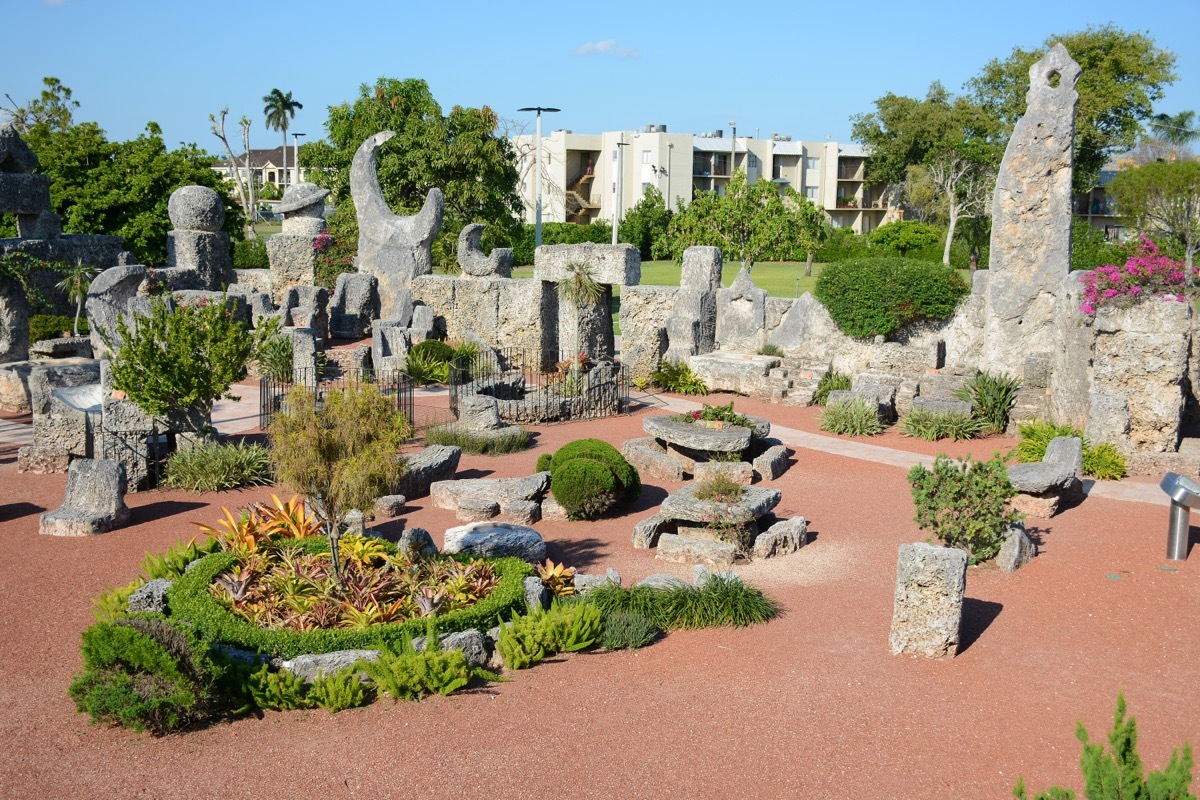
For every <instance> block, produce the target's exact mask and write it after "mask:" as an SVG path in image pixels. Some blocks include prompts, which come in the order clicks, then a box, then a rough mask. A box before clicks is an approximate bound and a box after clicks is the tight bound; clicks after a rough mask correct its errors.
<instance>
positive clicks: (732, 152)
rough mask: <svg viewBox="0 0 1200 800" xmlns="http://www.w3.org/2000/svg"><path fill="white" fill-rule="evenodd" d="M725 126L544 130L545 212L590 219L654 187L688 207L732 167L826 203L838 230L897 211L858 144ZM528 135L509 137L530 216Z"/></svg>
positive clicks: (625, 206)
mask: <svg viewBox="0 0 1200 800" xmlns="http://www.w3.org/2000/svg"><path fill="white" fill-rule="evenodd" d="M724 133H725V132H724V131H722V130H717V131H713V132H711V133H704V134H691V133H668V132H667V126H665V125H647V126H646V127H645V128H643V129H642V130H638V131H607V132H604V133H595V134H591V133H586V134H580V133H573V132H572V131H569V130H556V131H553V132H551V133H550V134H549V135H543V136H542V176H543V177H542V219H543V221H547V222H578V223H585V224H586V223H589V222H592V221H594V220H597V219H605V220H612V218H613V216H614V211H615V212H616V216H617V217H622V216H624V214H625V212H626V211H628V210H629V209H630V208H632V207H633V206H634V205H635V204H636V203H637V202H638V200H640V199H641V198H642V196H643V195H644V194H645V192H646V189H647V188H648V187H650V186H654V187H656V188H657V189H658V190H659V191H660V192H662V194H663V196H664V197H665V198H667V202H668V204H669V205H670V206H671V207H672V208H675V207H676V206H678V205H679V203H683V204H684V205H687V204H688V203H689V202H691V200H692V198H693V197H694V196H695V193H696V192H701V191H704V192H710V191H716V192H717V193H719V194H723V193H724V192H725V190H726V188H727V187H728V185H729V178H730V176H731V174H732V171H733V170H735V169H739V170H743V171H744V172H745V173H746V176H747V177H748V178H749V179H750V180H751V181H756V180H758V178H759V177H760V176H761V177H766V178H768V179H769V180H772V181H774V182H775V183H777V184H779V186H780V188H781V191H782V188H783V187H785V186H790V187H791V188H793V189H795V190H796V191H797V192H799V193H800V194H802V195H804V196H806V197H808V198H809V199H811V200H812V201H813V202H814V203H816V204H817V205H818V206H820V207H821V208H823V209H825V212H826V214H828V216H829V220H830V223H831V224H832V225H833V226H834V227H835V228H851V229H853V230H854V231H855V232H858V233H866V232H869V231H872V230H874V229H875V228H877V227H879V226H880V225H882V224H884V223H885V222H891V221H893V220H896V219H900V218H901V216H902V212H901V211H900V209H899V208H892V207H890V206H889V205H888V202H887V197H888V196H887V194H886V193H885V192H884V187H882V186H874V185H871V184H869V183H867V181H866V176H865V169H866V160H867V157H866V153H865V152H864V151H863V148H862V147H861V146H859V145H855V144H844V143H839V142H804V141H793V140H792V138H791V137H790V136H779V135H777V134H775V135H772V136H771V138H769V139H759V138H755V137H749V136H738V137H732V136H730V137H726V136H725V135H724ZM534 142H535V137H534V136H533V135H531V134H524V135H521V136H516V137H513V139H512V145H513V150H514V152H516V154H517V167H518V169H519V171H520V174H521V181H522V182H521V194H522V197H523V199H524V200H525V215H526V220H527V221H529V222H533V220H534V213H535V212H534V209H535V191H534V183H535V182H536V166H535V163H534V159H535V144H534ZM618 151H624V152H623V153H621V154H620V155H618ZM618 164H619V165H620V175H619V176H618V174H617V173H618Z"/></svg>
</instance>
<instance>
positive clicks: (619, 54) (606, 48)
mask: <svg viewBox="0 0 1200 800" xmlns="http://www.w3.org/2000/svg"><path fill="white" fill-rule="evenodd" d="M571 55H576V56H612V57H614V58H638V57H640V56H641V55H642V54H641V52H640V51H639V50H637V49H636V48H633V47H626V46H625V45H623V44H617V40H616V39H601V40H600V41H598V42H584V43H583V44H581V45H579V47H576V48H575V49H574V50H572V51H571Z"/></svg>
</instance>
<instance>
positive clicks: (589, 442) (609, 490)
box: [538, 439, 642, 520]
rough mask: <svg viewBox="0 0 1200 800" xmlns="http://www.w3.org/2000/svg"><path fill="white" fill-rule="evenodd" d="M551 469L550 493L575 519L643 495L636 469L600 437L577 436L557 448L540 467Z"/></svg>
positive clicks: (622, 504)
mask: <svg viewBox="0 0 1200 800" xmlns="http://www.w3.org/2000/svg"><path fill="white" fill-rule="evenodd" d="M543 467H545V468H548V469H549V470H550V492H551V494H553V495H554V499H555V500H557V501H558V503H559V505H561V506H562V507H563V508H564V509H566V511H567V518H568V519H572V520H582V519H595V518H597V517H599V516H600V515H601V514H603V513H604V512H606V511H608V510H609V509H610V508H613V507H618V506H626V505H628V504H630V503H632V502H633V501H634V500H637V498H638V497H639V496H640V495H641V491H642V482H641V478H640V477H639V476H638V472H637V470H636V469H635V468H634V467H633V465H632V464H630V463H629V462H628V461H626V460H625V457H624V456H622V455H621V453H620V451H618V450H617V448H615V447H613V446H612V445H611V444H609V443H608V442H605V441H601V440H600V439H577V440H575V441H573V442H568V443H567V444H565V445H563V446H562V447H560V448H559V449H558V451H557V452H555V453H554V455H553V456H551V457H550V458H549V460H548V461H547V459H546V457H545V454H543V455H542V456H541V457H539V458H538V469H539V471H541V470H542V469H543Z"/></svg>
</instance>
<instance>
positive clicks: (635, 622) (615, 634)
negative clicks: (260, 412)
mask: <svg viewBox="0 0 1200 800" xmlns="http://www.w3.org/2000/svg"><path fill="white" fill-rule="evenodd" d="M602 622H603V625H604V632H603V633H602V634H601V635H600V645H601V646H602V647H603V648H604V649H605V650H637V649H638V648H640V647H645V646H646V645H648V644H650V643H651V642H653V641H654V640H655V639H657V638H658V637H659V636H661V635H662V629H661V628H659V627H658V626H657V625H655V624H654V623H653V622H651V621H650V620H648V619H646V617H644V616H642V615H641V614H639V613H637V612H636V611H610V612H608V613H607V614H605V615H604V616H603V619H602Z"/></svg>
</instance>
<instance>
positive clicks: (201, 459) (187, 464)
mask: <svg viewBox="0 0 1200 800" xmlns="http://www.w3.org/2000/svg"><path fill="white" fill-rule="evenodd" d="M163 482H164V483H165V484H166V485H167V486H170V487H171V488H173V489H184V490H186V491H189V492H220V491H223V490H225V489H237V488H239V487H241V486H265V485H267V484H269V483H271V454H270V452H269V451H268V450H267V448H266V447H263V446H262V445H260V444H246V443H245V442H239V443H237V444H221V443H220V442H206V443H204V444H201V445H197V446H196V447H190V448H188V449H186V450H177V451H176V452H175V453H173V454H171V457H170V458H169V459H167V466H166V475H165V476H164V477H163Z"/></svg>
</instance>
